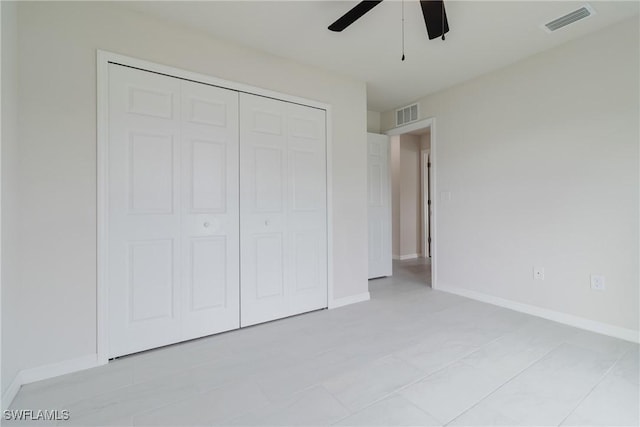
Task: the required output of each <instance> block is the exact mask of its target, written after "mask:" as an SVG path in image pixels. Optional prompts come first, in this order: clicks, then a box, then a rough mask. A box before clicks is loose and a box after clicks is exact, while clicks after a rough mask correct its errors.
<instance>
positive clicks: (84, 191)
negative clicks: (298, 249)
mask: <svg viewBox="0 0 640 427" xmlns="http://www.w3.org/2000/svg"><path fill="white" fill-rule="evenodd" d="M18 18H19V26H18V35H19V38H18V42H19V45H18V52H19V62H18V67H19V73H20V82H19V83H20V86H19V92H20V97H19V115H20V122H19V137H20V162H21V163H20V171H19V174H20V185H21V186H20V193H21V212H20V213H21V215H20V222H21V227H20V233H21V239H22V247H23V251H22V253H21V257H20V263H19V267H20V274H21V275H22V283H21V294H22V298H21V300H20V302H18V306H17V307H16V308H15V312H16V313H15V317H13V318H12V319H10V321H11V323H12V326H13V327H14V328H18V330H19V331H20V333H21V345H20V346H18V347H13V348H11V349H10V353H9V354H7V357H9V358H11V359H12V360H13V361H14V362H13V363H17V364H19V367H20V368H21V369H25V368H30V367H34V366H40V365H45V364H48V363H53V362H58V361H64V360H69V359H74V358H79V357H83V356H85V355H91V354H95V352H96V49H104V50H108V51H112V52H116V53H121V54H125V55H129V56H133V57H138V58H141V59H145V60H149V61H153V62H157V63H161V64H167V65H171V66H174V67H178V68H183V69H187V70H190V71H195V72H199V73H202V74H207V75H212V76H216V77H219V78H223V79H227V80H233V81H237V82H242V83H247V84H250V85H253V86H257V87H261V88H266V89H270V90H274V91H280V92H283V93H287V94H291V95H295V96H300V97H305V98H310V99H314V100H317V101H321V102H325V103H328V104H331V105H332V106H333V117H332V122H333V135H332V136H333V157H332V160H333V171H332V178H333V190H334V191H333V202H334V206H333V213H337V214H335V215H334V217H333V218H334V224H333V233H334V245H333V261H334V272H333V279H334V284H335V286H334V296H335V297H336V298H342V297H347V296H353V295H359V294H362V293H365V292H367V291H368V289H367V225H366V224H367V223H366V221H363V218H366V215H367V201H366V158H367V156H366V127H367V122H366V120H367V115H366V86H365V84H364V83H363V82H359V81H355V80H351V79H348V78H345V77H342V76H338V75H336V74H332V73H330V72H325V71H322V70H319V69H316V68H312V67H308V66H304V65H300V64H297V63H294V62H291V61H287V60H284V59H282V58H278V57H275V56H271V55H267V54H263V53H260V52H257V51H253V50H250V49H247V48H243V47H239V46H236V45H232V44H229V43H227V42H223V41H219V40H215V39H212V38H210V37H208V36H207V35H205V34H203V33H199V32H196V31H192V30H189V29H187V28H184V27H180V26H174V25H171V24H169V23H166V22H162V21H159V20H155V19H151V18H148V17H146V16H144V15H141V14H138V13H136V12H130V11H128V10H126V9H123V8H122V7H121V5H118V4H117V3H108V2H104V3H102V2H101V3H98V2H69V3H62V2H60V3H58V2H41V3H35V2H33V3H32V2H22V3H20V4H19V6H18Z"/></svg>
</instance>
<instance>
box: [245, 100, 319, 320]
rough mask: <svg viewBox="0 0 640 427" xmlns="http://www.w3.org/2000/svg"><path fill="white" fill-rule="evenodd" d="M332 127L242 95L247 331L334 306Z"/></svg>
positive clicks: (289, 107)
mask: <svg viewBox="0 0 640 427" xmlns="http://www.w3.org/2000/svg"><path fill="white" fill-rule="evenodd" d="M325 120H326V119H325V112H324V111H323V110H318V109H315V108H311V107H304V106H300V105H296V104H291V103H287V102H283V101H278V100H274V99H270V98H264V97H260V96H255V95H248V94H241V95H240V123H241V129H240V193H241V199H240V212H241V216H240V229H241V269H240V270H241V277H242V287H241V325H242V326H247V325H252V324H255V323H260V322H264V321H268V320H273V319H277V318H282V317H286V316H290V315H293V314H298V313H303V312H306V311H311V310H316V309H319V308H324V307H326V306H327V212H326V135H325V132H326V131H325Z"/></svg>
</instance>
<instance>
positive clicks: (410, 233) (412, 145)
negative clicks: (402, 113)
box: [400, 135, 422, 258]
mask: <svg viewBox="0 0 640 427" xmlns="http://www.w3.org/2000/svg"><path fill="white" fill-rule="evenodd" d="M420 188H421V185H420V137H419V136H417V135H401V136H400V257H401V258H402V257H407V256H414V255H420V253H421V252H422V225H421V216H420V210H421V207H420V204H421V197H420Z"/></svg>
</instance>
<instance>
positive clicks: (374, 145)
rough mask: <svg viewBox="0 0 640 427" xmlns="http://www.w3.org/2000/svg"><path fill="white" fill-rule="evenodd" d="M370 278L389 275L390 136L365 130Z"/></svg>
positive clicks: (390, 271) (390, 270)
mask: <svg viewBox="0 0 640 427" xmlns="http://www.w3.org/2000/svg"><path fill="white" fill-rule="evenodd" d="M367 199H368V206H369V207H368V213H369V218H368V221H369V279H373V278H376V277H383V276H391V275H392V253H391V249H392V248H391V178H390V176H389V137H388V136H386V135H379V134H375V133H368V134H367Z"/></svg>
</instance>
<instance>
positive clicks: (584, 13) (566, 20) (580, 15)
mask: <svg viewBox="0 0 640 427" xmlns="http://www.w3.org/2000/svg"><path fill="white" fill-rule="evenodd" d="M593 14H594V11H593V9H592V8H591V6H589V5H584V6H583V7H581V8H580V9H578V10H574V11H573V12H571V13H568V14H566V15H564V16H561V17H560V18H558V19H554V20H553V21H551V22H548V23H546V24H545V27H546V29H547V31H549V32H551V31H556V30H559V29H560V28H562V27H566V26H567V25H569V24H573V23H574V22H576V21H579V20H581V19H584V18H587V17H589V16H591V15H593Z"/></svg>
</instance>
